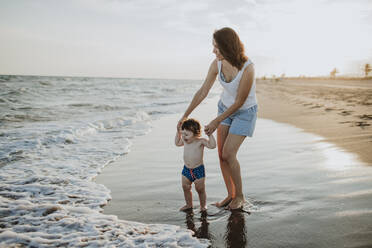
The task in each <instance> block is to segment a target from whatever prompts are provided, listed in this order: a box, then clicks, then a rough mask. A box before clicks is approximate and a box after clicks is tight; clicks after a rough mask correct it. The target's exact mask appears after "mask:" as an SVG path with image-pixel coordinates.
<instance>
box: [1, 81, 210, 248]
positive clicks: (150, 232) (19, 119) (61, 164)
mask: <svg viewBox="0 0 372 248" xmlns="http://www.w3.org/2000/svg"><path fill="white" fill-rule="evenodd" d="M41 82H42V83H41ZM0 84H1V88H2V90H3V91H2V94H1V95H0V100H1V101H0V110H1V111H0V168H1V174H0V247H1V246H2V245H5V246H10V247H11V246H16V245H21V246H22V245H25V246H28V247H48V246H68V247H71V246H72V247H79V246H84V247H85V246H88V247H134V246H135V247H157V246H159V247H160V246H161V247H206V246H208V243H207V242H206V241H203V240H197V239H195V238H194V237H193V236H192V233H191V232H190V231H187V230H184V229H180V228H179V227H178V226H172V225H163V224H152V225H147V224H141V223H134V222H128V221H124V220H119V219H118V218H117V217H116V216H112V215H104V214H103V213H102V210H103V209H102V207H103V206H105V205H106V204H107V202H108V201H109V200H110V199H111V196H110V192H109V190H108V189H107V188H106V187H105V186H103V185H100V184H97V183H95V182H94V181H92V179H94V177H95V176H96V175H97V173H99V172H100V171H101V170H102V169H103V168H104V166H106V165H107V164H109V163H111V162H112V161H114V160H115V159H117V158H118V157H119V156H123V155H124V154H126V153H127V152H129V149H130V145H131V139H133V138H135V137H136V136H138V135H144V134H146V133H147V132H149V131H150V130H151V121H152V119H154V118H157V117H158V116H161V115H164V114H167V113H175V112H177V111H180V110H181V109H184V107H185V106H184V105H185V104H186V101H187V100H190V98H191V96H192V94H193V93H194V92H195V90H196V88H197V87H198V86H199V85H200V83H199V82H191V81H180V82H173V81H169V80H168V81H164V80H135V79H120V80H119V79H86V78H84V79H82V78H81V79H76V78H53V77H20V76H16V77H12V76H11V77H4V76H3V77H2V78H1V80H0ZM185 97H187V99H185ZM108 106H109V107H108Z"/></svg>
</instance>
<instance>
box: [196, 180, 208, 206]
mask: <svg viewBox="0 0 372 248" xmlns="http://www.w3.org/2000/svg"><path fill="white" fill-rule="evenodd" d="M194 183H195V190H196V192H198V194H199V201H200V211H205V210H207V194H206V193H205V177H204V178H201V179H197V180H195V182H194Z"/></svg>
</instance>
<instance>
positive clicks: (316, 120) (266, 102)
mask: <svg viewBox="0 0 372 248" xmlns="http://www.w3.org/2000/svg"><path fill="white" fill-rule="evenodd" d="M257 97H258V99H259V103H260V117H262V118H268V119H272V120H275V121H278V122H283V123H288V124H291V125H294V126H297V127H299V128H302V129H304V130H305V131H307V132H311V133H315V134H318V135H321V136H323V137H325V138H326V140H327V141H329V142H332V143H334V144H336V145H337V146H340V147H342V148H344V149H346V150H348V151H351V152H353V153H356V154H358V156H359V158H360V159H361V160H363V161H364V162H366V163H367V164H369V165H372V79H370V80H331V79H328V80H327V79H284V80H283V79H281V80H279V81H275V80H257Z"/></svg>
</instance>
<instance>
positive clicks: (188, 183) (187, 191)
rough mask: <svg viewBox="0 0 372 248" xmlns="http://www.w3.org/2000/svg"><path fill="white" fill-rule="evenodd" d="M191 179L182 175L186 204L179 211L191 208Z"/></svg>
mask: <svg viewBox="0 0 372 248" xmlns="http://www.w3.org/2000/svg"><path fill="white" fill-rule="evenodd" d="M191 183H192V182H191V181H190V180H189V179H187V178H186V177H185V176H182V189H183V194H184V196H185V201H186V205H185V206H183V207H182V208H180V211H186V210H188V209H190V208H192V192H191Z"/></svg>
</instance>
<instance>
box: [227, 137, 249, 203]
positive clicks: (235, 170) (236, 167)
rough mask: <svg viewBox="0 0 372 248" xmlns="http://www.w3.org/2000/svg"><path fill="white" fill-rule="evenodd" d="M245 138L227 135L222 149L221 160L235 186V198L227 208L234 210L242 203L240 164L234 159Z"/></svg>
mask: <svg viewBox="0 0 372 248" xmlns="http://www.w3.org/2000/svg"><path fill="white" fill-rule="evenodd" d="M244 139H245V136H241V135H235V134H231V133H230V134H228V135H227V137H226V140H225V143H224V146H223V149H222V160H223V163H226V164H227V165H228V167H229V169H230V170H229V171H230V173H231V179H232V182H233V185H234V186H235V197H233V200H232V201H231V203H230V204H229V208H231V209H236V208H239V207H241V206H242V205H243V204H244V202H245V199H244V195H243V187H242V178H241V174H240V164H239V161H238V160H237V158H236V155H237V153H238V150H239V148H240V146H241V144H242V143H243V141H244Z"/></svg>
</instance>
